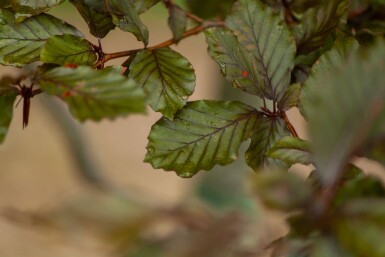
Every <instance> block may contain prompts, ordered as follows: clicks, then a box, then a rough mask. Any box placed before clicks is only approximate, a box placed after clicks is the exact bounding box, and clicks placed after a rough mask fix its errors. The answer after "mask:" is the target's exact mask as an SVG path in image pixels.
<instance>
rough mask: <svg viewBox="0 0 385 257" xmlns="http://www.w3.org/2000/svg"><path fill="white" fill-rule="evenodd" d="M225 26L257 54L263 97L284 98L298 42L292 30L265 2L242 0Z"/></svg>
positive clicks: (258, 82) (236, 5) (235, 6)
mask: <svg viewBox="0 0 385 257" xmlns="http://www.w3.org/2000/svg"><path fill="white" fill-rule="evenodd" d="M226 25H227V27H229V28H230V29H231V30H232V31H233V33H234V34H235V35H236V36H237V38H238V41H239V42H240V43H241V44H242V45H243V46H244V47H246V49H247V50H248V51H250V52H251V54H252V55H254V57H255V60H256V61H255V63H253V64H254V66H255V67H254V69H256V70H258V74H259V76H258V77H257V79H258V80H257V81H256V83H257V84H256V85H255V86H256V87H257V88H260V89H261V90H262V91H263V95H264V97H266V98H268V99H272V100H274V101H275V102H278V101H279V100H281V98H282V97H283V95H284V94H285V92H286V89H287V87H288V86H289V83H290V76H291V71H292V69H293V67H294V57H295V52H296V49H295V42H294V38H293V36H292V34H291V32H290V29H289V28H288V27H287V26H286V25H285V24H284V23H283V22H282V21H281V20H280V18H279V17H278V16H277V15H275V14H274V13H273V11H272V10H271V9H270V8H269V7H267V6H266V5H265V4H263V3H260V2H259V1H248V0H239V1H238V2H236V3H235V4H234V6H233V9H232V12H231V14H230V15H229V16H228V17H227V18H226Z"/></svg>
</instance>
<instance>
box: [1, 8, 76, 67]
mask: <svg viewBox="0 0 385 257" xmlns="http://www.w3.org/2000/svg"><path fill="white" fill-rule="evenodd" d="M0 20H1V21H2V23H0V63H1V64H3V65H15V66H22V65H24V64H28V63H31V62H35V61H38V60H39V59H40V51H41V48H42V47H43V46H44V44H45V42H46V41H47V39H49V38H50V37H52V36H55V35H63V34H72V35H76V36H82V34H81V33H80V32H79V31H78V30H77V29H76V28H74V27H72V26H71V25H69V24H67V23H65V22H63V21H62V20H59V19H57V18H55V17H53V16H51V15H48V14H45V13H43V14H39V15H36V16H33V17H31V18H28V19H26V20H24V21H22V22H16V21H15V13H14V12H12V11H10V10H7V9H3V10H0Z"/></svg>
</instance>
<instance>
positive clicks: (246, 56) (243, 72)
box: [205, 28, 264, 97]
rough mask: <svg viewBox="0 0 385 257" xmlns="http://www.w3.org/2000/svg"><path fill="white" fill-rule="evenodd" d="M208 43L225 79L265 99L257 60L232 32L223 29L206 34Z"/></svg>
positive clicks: (210, 30)
mask: <svg viewBox="0 0 385 257" xmlns="http://www.w3.org/2000/svg"><path fill="white" fill-rule="evenodd" d="M205 34H206V39H207V43H208V46H209V47H208V52H209V54H210V55H211V57H212V58H213V59H214V60H215V61H216V62H217V63H218V64H219V67H220V68H221V72H222V74H223V75H224V77H225V78H226V79H227V80H229V81H230V82H232V84H233V86H234V87H235V88H239V89H241V90H243V91H246V92H248V93H249V94H253V95H258V96H259V97H264V91H263V88H262V87H261V86H260V84H261V82H260V81H261V79H260V72H259V70H258V69H257V67H255V63H256V62H257V59H256V58H255V56H254V55H253V54H251V53H250V52H249V51H248V50H247V49H246V48H245V47H244V46H243V45H241V44H239V43H238V41H237V38H236V37H235V36H234V35H233V34H232V33H231V31H229V30H226V29H222V28H213V29H209V30H207V31H206V32H205Z"/></svg>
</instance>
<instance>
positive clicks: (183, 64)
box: [128, 48, 195, 119]
mask: <svg viewBox="0 0 385 257" xmlns="http://www.w3.org/2000/svg"><path fill="white" fill-rule="evenodd" d="M128 77H129V78H132V79H134V80H135V81H136V82H137V83H138V84H139V85H141V86H142V87H143V89H144V91H145V92H146V93H147V95H148V102H149V105H150V106H151V108H152V109H153V110H154V111H159V112H161V113H162V114H163V115H164V116H166V117H167V118H169V119H172V118H173V116H174V114H175V112H176V111H177V110H179V109H180V108H182V107H183V106H184V105H185V104H186V102H187V99H188V97H189V96H190V95H191V94H192V93H193V92H194V88H195V73H194V69H193V67H192V65H191V64H190V63H189V61H188V60H187V59H186V58H184V57H183V56H182V55H180V54H179V53H177V52H175V51H173V50H171V49H170V48H160V49H156V50H151V51H150V50H143V51H140V52H139V53H137V54H136V55H135V56H134V57H133V59H131V60H129V73H128Z"/></svg>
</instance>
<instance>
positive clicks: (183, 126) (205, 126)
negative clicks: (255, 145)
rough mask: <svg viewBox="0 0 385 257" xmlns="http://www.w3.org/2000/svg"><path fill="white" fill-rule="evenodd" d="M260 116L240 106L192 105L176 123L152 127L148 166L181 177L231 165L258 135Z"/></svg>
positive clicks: (184, 109)
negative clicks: (239, 150)
mask: <svg viewBox="0 0 385 257" xmlns="http://www.w3.org/2000/svg"><path fill="white" fill-rule="evenodd" d="M260 116H261V114H260V113H259V112H258V111H257V110H255V109H254V108H252V107H250V106H248V105H245V104H242V103H240V102H223V101H208V100H207V101H204V100H202V101H194V102H189V103H188V104H187V105H186V106H185V107H184V108H183V109H181V110H180V111H179V112H178V113H176V116H175V118H174V120H172V121H171V120H169V119H167V118H162V119H160V120H159V121H158V122H156V123H155V125H154V126H153V127H152V129H151V132H150V135H149V137H148V138H149V143H148V145H147V150H148V151H147V154H146V158H145V162H148V163H151V164H152V166H153V167H154V168H163V169H164V170H174V171H176V172H177V174H178V175H179V176H181V177H191V176H193V175H194V174H196V173H197V172H198V171H199V170H210V169H211V168H212V167H213V166H214V165H215V164H220V165H226V164H229V163H231V162H233V161H234V160H235V159H236V158H237V156H238V148H239V146H240V145H241V143H242V142H243V141H245V140H246V139H248V138H249V137H250V136H251V135H252V133H254V131H255V127H256V124H257V123H258V122H259V119H260Z"/></svg>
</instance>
